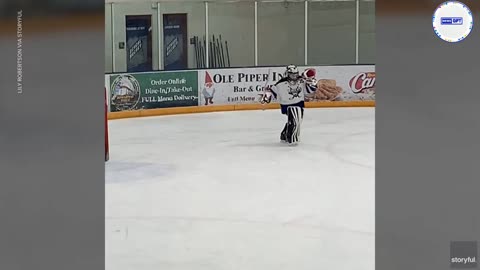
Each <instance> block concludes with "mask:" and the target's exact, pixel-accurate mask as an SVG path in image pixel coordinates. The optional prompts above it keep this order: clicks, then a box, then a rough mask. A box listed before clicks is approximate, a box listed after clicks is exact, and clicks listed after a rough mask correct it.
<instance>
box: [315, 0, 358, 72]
mask: <svg viewBox="0 0 480 270" xmlns="http://www.w3.org/2000/svg"><path fill="white" fill-rule="evenodd" d="M355 9H356V2H355V1H348V2H347V1H330V2H312V3H309V9H308V10H309V12H308V63H309V64H354V63H355V13H356V11H355Z"/></svg>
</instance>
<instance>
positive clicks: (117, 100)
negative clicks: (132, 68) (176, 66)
mask: <svg viewBox="0 0 480 270" xmlns="http://www.w3.org/2000/svg"><path fill="white" fill-rule="evenodd" d="M197 78H198V75H197V71H183V72H149V73H137V74H116V75H110V111H112V112H117V111H125V110H140V109H155V108H168V107H185V106H197V105H198V90H197V89H198V81H197Z"/></svg>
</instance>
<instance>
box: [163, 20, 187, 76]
mask: <svg viewBox="0 0 480 270" xmlns="http://www.w3.org/2000/svg"><path fill="white" fill-rule="evenodd" d="M187 38H188V37H187V14H183V13H182V14H163V56H164V57H163V59H164V69H165V70H175V69H187V68H188V52H187V50H188V43H187Z"/></svg>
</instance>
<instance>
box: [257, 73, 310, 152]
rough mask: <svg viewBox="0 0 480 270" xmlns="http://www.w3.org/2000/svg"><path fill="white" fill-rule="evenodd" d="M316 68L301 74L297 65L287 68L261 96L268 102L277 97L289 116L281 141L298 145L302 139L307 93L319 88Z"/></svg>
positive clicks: (285, 113)
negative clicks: (301, 132) (280, 77)
mask: <svg viewBox="0 0 480 270" xmlns="http://www.w3.org/2000/svg"><path fill="white" fill-rule="evenodd" d="M315 75H316V74H315V70H314V69H307V70H305V72H303V73H302V75H300V73H299V71H298V68H297V67H296V66H295V65H289V66H287V68H286V71H285V74H284V76H283V78H282V79H280V80H279V81H278V82H276V83H275V84H274V85H273V86H271V87H267V88H266V89H265V92H264V93H263V94H262V96H261V98H260V103H262V104H266V103H270V102H271V101H272V98H275V99H276V100H278V102H279V103H280V109H281V112H282V114H284V115H286V116H287V123H286V124H285V126H284V128H283V130H282V132H281V133H280V141H282V142H286V143H288V144H289V145H296V144H298V142H299V141H300V128H301V124H302V120H303V113H304V108H305V95H306V94H311V93H314V92H315V91H316V89H317V82H316V79H315Z"/></svg>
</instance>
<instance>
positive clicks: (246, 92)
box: [198, 65, 375, 106]
mask: <svg viewBox="0 0 480 270" xmlns="http://www.w3.org/2000/svg"><path fill="white" fill-rule="evenodd" d="M306 69H315V71H316V79H317V88H318V90H317V91H316V92H315V93H313V94H310V95H308V96H307V97H306V100H307V101H349V100H375V66H373V65H369V66H353V65H352V66H310V67H299V71H300V73H303V72H304V71H305V70H306ZM284 71H285V68H284V67H272V68H268V67H267V68H238V69H210V70H200V71H198V83H199V84H198V94H199V105H200V106H208V105H235V104H253V103H257V102H258V100H259V97H260V95H261V94H262V92H263V91H264V88H265V87H266V86H271V85H273V84H275V82H277V81H278V80H280V79H281V78H282V77H283V76H284ZM273 102H275V101H273Z"/></svg>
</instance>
